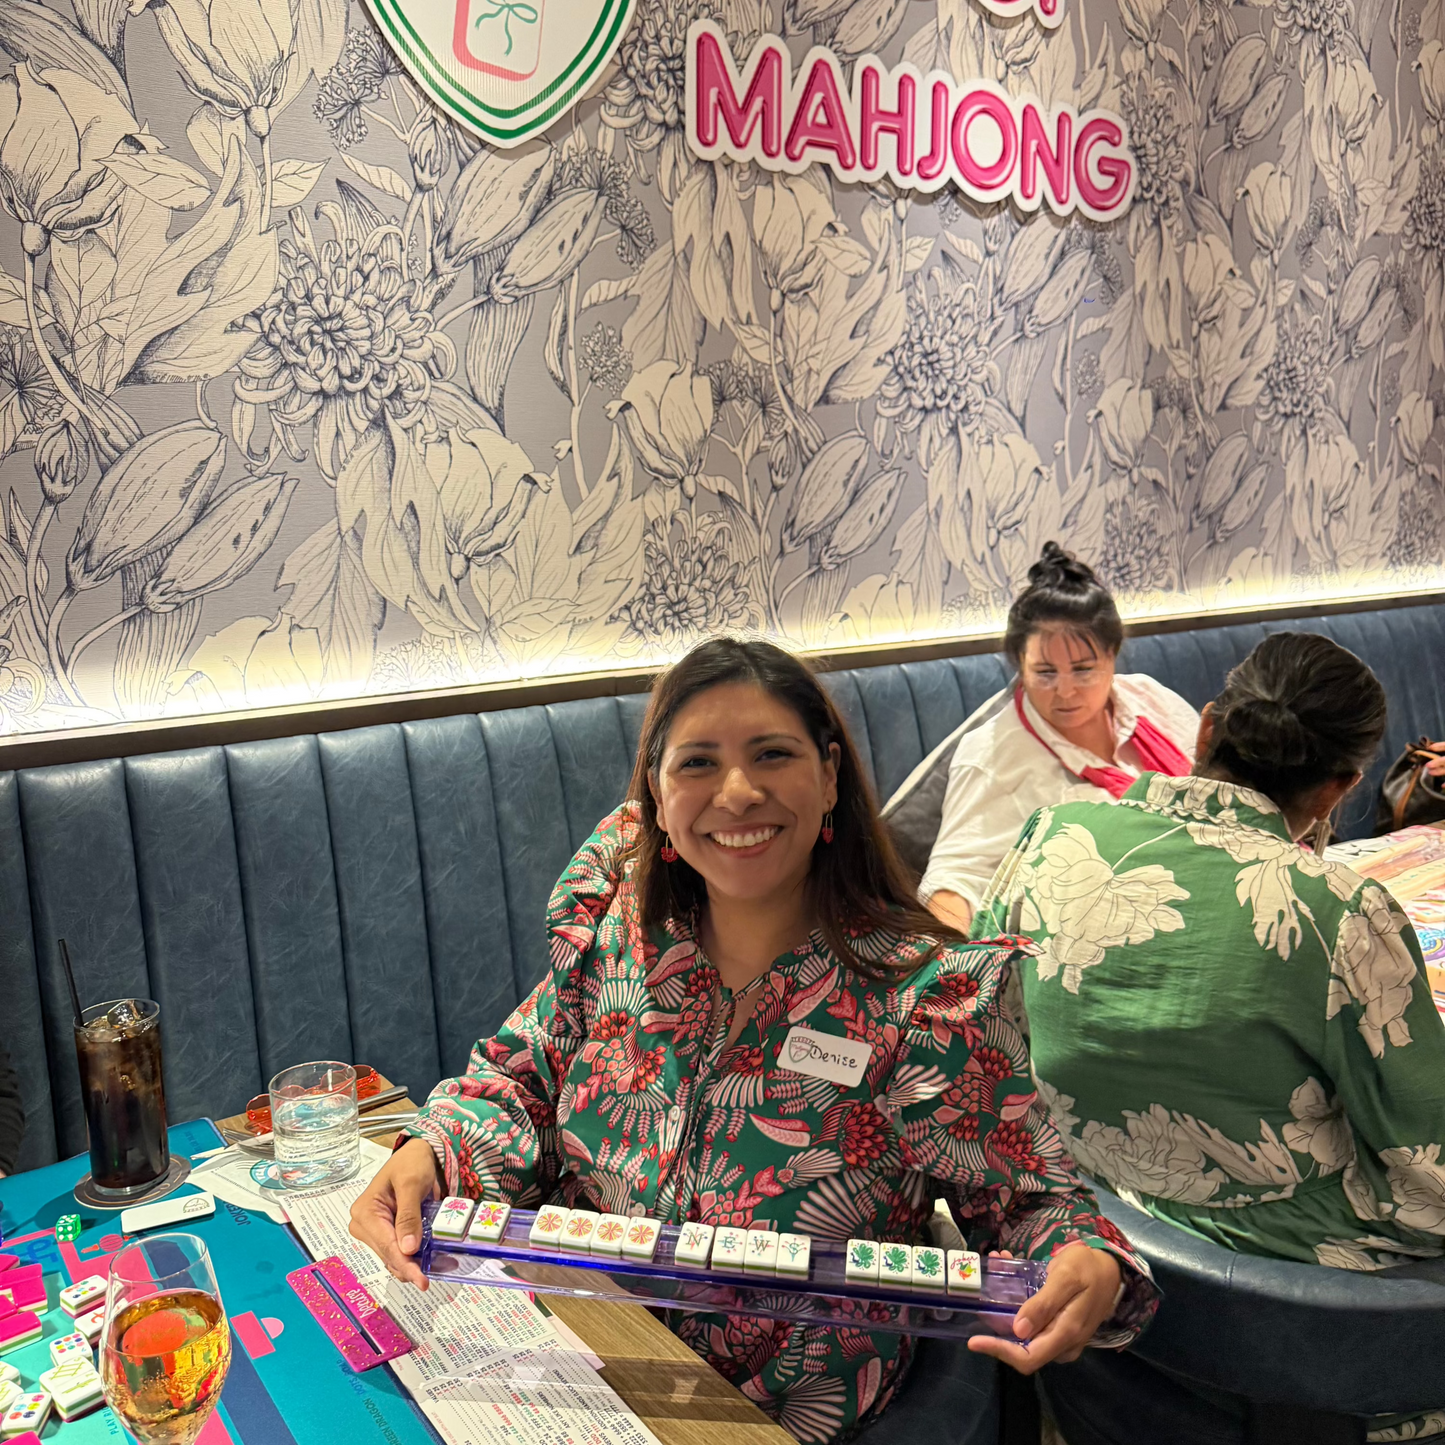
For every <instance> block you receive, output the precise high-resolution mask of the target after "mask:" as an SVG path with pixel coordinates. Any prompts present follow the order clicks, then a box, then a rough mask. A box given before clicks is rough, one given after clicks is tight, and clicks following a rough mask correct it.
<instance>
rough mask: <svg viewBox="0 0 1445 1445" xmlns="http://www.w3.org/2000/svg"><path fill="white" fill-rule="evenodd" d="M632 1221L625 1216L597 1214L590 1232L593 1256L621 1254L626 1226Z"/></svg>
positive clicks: (625, 1235)
mask: <svg viewBox="0 0 1445 1445" xmlns="http://www.w3.org/2000/svg"><path fill="white" fill-rule="evenodd" d="M631 1223H632V1221H631V1220H630V1219H629V1218H628V1217H627V1216H626V1215H625V1214H599V1215H598V1216H597V1226H596V1228H595V1229H593V1231H592V1253H593V1254H621V1253H622V1241H623V1240H624V1239H626V1238H627V1226H628V1225H629V1224H631Z"/></svg>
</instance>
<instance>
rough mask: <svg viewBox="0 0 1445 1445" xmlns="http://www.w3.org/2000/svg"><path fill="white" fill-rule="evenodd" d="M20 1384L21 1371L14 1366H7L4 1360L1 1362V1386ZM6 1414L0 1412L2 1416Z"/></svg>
mask: <svg viewBox="0 0 1445 1445" xmlns="http://www.w3.org/2000/svg"><path fill="white" fill-rule="evenodd" d="M19 1383H20V1371H19V1370H17V1369H16V1368H15V1366H14V1365H7V1364H6V1363H5V1361H4V1360H0V1384H8V1385H18V1384H19ZM4 1413H5V1412H4V1411H3V1410H0V1414H4Z"/></svg>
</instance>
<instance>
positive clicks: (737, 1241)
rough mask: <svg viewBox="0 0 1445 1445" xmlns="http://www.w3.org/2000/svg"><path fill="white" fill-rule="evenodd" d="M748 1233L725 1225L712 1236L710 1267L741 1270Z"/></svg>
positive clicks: (745, 1253)
mask: <svg viewBox="0 0 1445 1445" xmlns="http://www.w3.org/2000/svg"><path fill="white" fill-rule="evenodd" d="M747 1245H748V1232H747V1230H745V1229H736V1228H734V1227H733V1226H732V1225H730V1224H725V1225H723V1227H722V1228H721V1229H719V1230H718V1232H717V1233H716V1234H715V1235H713V1240H712V1265H713V1268H714V1269H741V1268H742V1267H743V1261H744V1259H745V1258H746V1255H747Z"/></svg>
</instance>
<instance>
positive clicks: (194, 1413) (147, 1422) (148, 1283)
mask: <svg viewBox="0 0 1445 1445" xmlns="http://www.w3.org/2000/svg"><path fill="white" fill-rule="evenodd" d="M230 1363H231V1327H230V1324H229V1323H228V1321H227V1319H226V1312H225V1310H224V1308H223V1307H222V1305H221V1291H220V1290H219V1289H218V1288H217V1286H216V1276H215V1273H214V1271H213V1270H212V1269H211V1257H210V1255H209V1254H208V1253H207V1252H206V1246H205V1245H204V1244H203V1243H202V1241H201V1240H199V1239H198V1238H197V1237H196V1236H195V1235H194V1234H157V1235H152V1236H150V1237H149V1238H147V1239H143V1240H137V1241H135V1242H134V1243H133V1244H128V1245H126V1246H125V1248H124V1249H122V1250H121V1251H120V1252H119V1253H118V1254H117V1255H116V1256H115V1259H114V1260H113V1261H112V1262H111V1269H110V1285H109V1289H108V1291H107V1294H106V1303H105V1328H104V1331H103V1333H102V1335H101V1377H102V1379H103V1380H104V1382H105V1398H106V1403H107V1404H109V1405H110V1407H111V1409H112V1410H114V1411H115V1413H116V1415H117V1417H118V1418H119V1420H120V1422H121V1424H122V1425H124V1426H125V1427H126V1429H127V1430H129V1431H130V1433H131V1434H132V1435H134V1436H135V1438H136V1439H137V1440H138V1441H140V1442H141V1445H192V1442H193V1441H194V1440H195V1438H196V1436H197V1435H199V1434H200V1433H201V1427H202V1426H203V1425H204V1424H205V1423H206V1421H207V1420H209V1419H210V1417H211V1412H212V1411H213V1410H214V1409H215V1408H216V1401H217V1400H219V1399H220V1398H221V1386H222V1385H224V1384H225V1382H226V1369H227V1367H228V1366H229V1365H230Z"/></svg>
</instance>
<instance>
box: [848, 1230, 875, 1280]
mask: <svg viewBox="0 0 1445 1445" xmlns="http://www.w3.org/2000/svg"><path fill="white" fill-rule="evenodd" d="M878 1250H879V1245H878V1241H877V1240H876V1239H850V1240H849V1241H848V1256H847V1259H846V1260H845V1261H844V1265H843V1273H844V1275H845V1276H846V1277H847V1278H848V1279H861V1280H875V1279H877V1278H878Z"/></svg>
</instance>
